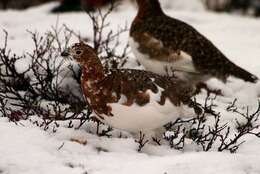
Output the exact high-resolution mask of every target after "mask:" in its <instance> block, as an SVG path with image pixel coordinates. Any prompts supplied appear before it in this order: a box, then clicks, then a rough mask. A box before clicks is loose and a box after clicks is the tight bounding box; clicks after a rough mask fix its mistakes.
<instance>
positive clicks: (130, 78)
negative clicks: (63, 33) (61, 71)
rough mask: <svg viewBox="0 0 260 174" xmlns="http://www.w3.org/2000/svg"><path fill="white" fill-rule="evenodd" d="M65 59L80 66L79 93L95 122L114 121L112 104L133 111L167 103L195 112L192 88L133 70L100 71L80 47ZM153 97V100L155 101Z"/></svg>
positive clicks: (94, 59)
mask: <svg viewBox="0 0 260 174" xmlns="http://www.w3.org/2000/svg"><path fill="white" fill-rule="evenodd" d="M68 55H69V56H71V57H73V58H74V59H75V60H76V61H77V62H79V64H80V65H81V66H82V72H83V75H82V79H81V83H82V88H83V92H84V95H85V97H86V99H87V101H88V102H89V104H90V106H91V108H92V109H93V110H94V111H95V113H96V114H97V116H98V117H99V119H105V118H104V117H117V115H115V114H114V112H113V107H112V106H111V105H112V104H119V105H122V106H126V107H127V108H133V110H134V109H135V108H136V107H137V108H142V107H146V106H147V105H149V103H151V102H156V103H157V105H158V106H162V107H163V106H164V105H165V103H166V101H167V102H170V103H171V105H172V106H176V107H180V106H181V105H186V106H189V107H193V108H194V109H198V107H197V106H196V105H195V104H194V103H193V102H192V100H191V97H192V96H193V93H194V90H193V88H192V87H190V86H188V84H187V83H186V82H184V81H182V80H178V79H176V78H175V77H167V76H160V75H157V74H154V73H151V72H147V71H143V70H133V69H110V70H106V71H104V69H103V67H102V64H101V62H100V60H99V58H98V57H97V55H96V53H95V51H94V50H93V49H92V48H91V47H90V46H88V45H85V44H84V43H78V44H75V45H74V46H72V47H71V48H70V49H69V54H68ZM154 95H156V96H157V97H156V99H154ZM122 114H123V113H122ZM140 114H141V113H140ZM141 117H142V115H140V118H141ZM152 117H153V115H151V118H152ZM136 121H137V122H138V120H136ZM161 126H162V125H161ZM119 127H120V126H119Z"/></svg>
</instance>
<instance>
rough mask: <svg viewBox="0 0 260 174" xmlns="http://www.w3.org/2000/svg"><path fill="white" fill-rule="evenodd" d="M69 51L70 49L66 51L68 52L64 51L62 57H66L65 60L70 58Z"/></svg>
mask: <svg viewBox="0 0 260 174" xmlns="http://www.w3.org/2000/svg"><path fill="white" fill-rule="evenodd" d="M69 55H70V54H69V50H68V49H66V50H64V51H63V52H62V53H61V56H62V57H64V58H67V57H69Z"/></svg>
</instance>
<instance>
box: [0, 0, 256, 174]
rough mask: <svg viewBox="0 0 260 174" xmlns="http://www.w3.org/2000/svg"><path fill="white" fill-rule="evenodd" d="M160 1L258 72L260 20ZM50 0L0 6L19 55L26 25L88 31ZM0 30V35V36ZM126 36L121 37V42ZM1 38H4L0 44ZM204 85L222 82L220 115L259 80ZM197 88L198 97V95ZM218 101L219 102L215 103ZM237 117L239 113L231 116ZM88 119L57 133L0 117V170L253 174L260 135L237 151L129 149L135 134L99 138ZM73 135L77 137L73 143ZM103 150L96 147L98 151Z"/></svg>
mask: <svg viewBox="0 0 260 174" xmlns="http://www.w3.org/2000/svg"><path fill="white" fill-rule="evenodd" d="M174 2H175V3H172V0H168V1H164V7H165V9H166V12H167V14H169V15H171V16H174V17H176V18H179V19H181V20H184V21H186V22H188V23H190V24H192V25H193V26H195V27H196V28H197V29H198V30H199V31H200V32H201V33H203V34H204V35H206V36H207V37H208V38H209V39H210V40H212V41H213V42H214V43H215V44H216V45H217V46H218V47H219V48H220V49H221V50H222V51H223V52H224V53H225V54H226V55H227V56H228V57H229V58H230V59H231V60H232V61H234V62H235V63H236V64H238V65H240V66H241V67H243V68H245V69H247V70H248V71H250V72H252V73H254V74H256V75H257V76H258V77H260V59H259V55H260V35H259V31H260V19H253V18H249V17H242V16H235V15H229V14H215V13H211V12H207V11H205V10H204V9H203V7H202V6H201V4H199V3H197V1H195V0H193V1H190V0H176V1H174ZM54 5H55V4H47V5H44V6H40V7H34V8H31V9H28V10H26V11H12V10H9V11H0V26H1V28H3V29H5V30H7V31H8V32H9V47H10V48H12V50H13V51H14V52H16V53H18V54H21V53H23V52H25V51H26V50H31V49H32V47H33V43H32V42H31V39H30V35H29V34H28V32H26V30H31V31H36V30H37V31H39V32H41V33H44V32H46V31H47V30H50V28H51V26H55V25H56V23H57V20H58V21H59V24H60V25H62V24H66V25H67V26H69V27H70V28H72V29H73V30H75V31H76V32H79V33H81V35H82V36H84V37H91V24H90V21H89V20H88V17H87V15H86V14H85V13H66V14H59V15H57V14H50V13H49V10H50V9H51V8H52V7H53V6H54ZM135 13H136V9H135V8H134V6H131V5H130V4H124V5H122V6H121V7H120V8H119V9H118V10H117V11H116V12H114V13H113V14H112V15H111V16H110V17H109V19H110V21H111V27H114V28H116V27H117V26H118V25H121V26H123V25H124V24H125V22H127V23H128V24H130V23H131V20H132V19H133V17H134V16H135ZM3 36H4V35H3V33H0V41H1V40H3ZM127 37H128V35H127V34H125V35H124V36H123V40H124V41H125V42H126V41H127ZM0 44H3V43H0ZM209 85H210V86H212V87H214V88H219V89H222V92H223V94H224V95H225V97H219V98H218V99H217V102H218V105H219V107H218V108H217V110H219V111H222V112H223V115H224V117H225V118H223V120H224V121H228V122H232V121H233V120H234V119H235V118H236V117H235V116H234V115H233V114H227V113H225V108H224V107H226V104H227V103H228V102H232V101H233V100H234V99H235V98H238V101H239V105H241V106H250V108H252V109H254V108H255V106H256V104H257V100H258V99H259V98H258V96H259V94H260V84H259V83H258V84H256V85H252V84H250V83H244V82H243V81H241V80H237V79H234V78H230V82H229V83H228V84H226V85H224V84H222V83H220V82H218V81H217V80H215V79H212V80H210V81H209ZM203 97H204V96H203V95H201V96H199V97H198V98H199V99H203ZM222 106H223V107H222ZM236 119H238V120H239V118H236ZM89 126H90V125H85V126H83V127H82V128H81V129H79V130H74V129H69V128H65V127H60V128H59V129H58V131H57V132H56V133H53V132H52V131H44V130H42V129H41V128H39V127H37V126H35V125H33V124H32V123H31V122H29V121H21V122H19V123H18V125H15V124H14V123H10V122H8V120H7V119H6V118H1V117H0V174H47V173H48V174H49V173H51V174H61V173H64V174H67V173H69V174H74V173H75V174H87V173H88V174H110V173H111V174H117V173H118V174H132V173H135V174H137V173H138V174H139V173H140V174H146V173H147V174H166V173H167V174H173V173H178V174H193V173H200V174H259V173H260V165H259V162H260V139H257V138H255V137H253V136H247V137H245V138H244V139H245V140H246V143H244V144H243V145H242V146H241V148H240V149H239V151H238V152H237V153H236V154H230V153H229V152H221V153H220V152H215V151H211V152H201V151H197V150H194V149H186V150H184V151H177V150H174V149H170V148H169V147H168V146H154V145H147V146H146V147H145V149H144V150H143V152H142V153H138V152H137V151H136V149H137V146H138V145H137V144H136V143H135V142H134V139H133V138H132V137H131V136H130V135H128V134H127V133H124V134H126V135H128V137H129V138H117V136H116V134H117V132H116V133H114V134H115V136H114V137H112V138H105V137H98V136H96V135H94V134H91V133H88V132H89V129H90V128H89ZM73 140H80V141H81V142H86V143H82V144H80V143H78V142H75V141H73ZM100 149H102V150H100Z"/></svg>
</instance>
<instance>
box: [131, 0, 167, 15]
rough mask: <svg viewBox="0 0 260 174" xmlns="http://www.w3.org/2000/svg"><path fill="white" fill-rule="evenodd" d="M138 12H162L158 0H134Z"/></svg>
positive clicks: (149, 13)
mask: <svg viewBox="0 0 260 174" xmlns="http://www.w3.org/2000/svg"><path fill="white" fill-rule="evenodd" d="M136 2H137V5H138V8H139V12H141V14H143V15H152V14H155V15H158V14H162V13H163V11H162V8H161V5H160V2H159V0H136Z"/></svg>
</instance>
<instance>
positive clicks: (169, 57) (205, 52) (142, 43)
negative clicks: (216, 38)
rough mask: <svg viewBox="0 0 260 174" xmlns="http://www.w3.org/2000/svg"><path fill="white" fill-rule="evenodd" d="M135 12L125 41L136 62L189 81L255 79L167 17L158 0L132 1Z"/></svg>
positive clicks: (251, 80)
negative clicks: (130, 48)
mask: <svg viewBox="0 0 260 174" xmlns="http://www.w3.org/2000/svg"><path fill="white" fill-rule="evenodd" d="M136 2H137V4H138V14H137V16H136V17H135V19H134V21H133V23H132V26H131V29H130V39H129V43H130V45H131V47H132V50H133V52H134V54H135V55H136V57H137V59H138V60H139V62H140V63H141V64H142V65H143V66H144V67H145V68H146V69H147V70H149V71H152V72H154V73H157V74H160V75H172V74H173V73H174V74H175V75H176V76H177V77H179V78H181V79H184V80H187V81H189V82H190V83H191V84H197V83H199V82H205V81H206V80H208V79H209V78H211V77H216V78H218V79H220V80H222V81H223V82H226V80H227V78H228V77H229V76H235V77H237V78H240V79H243V80H244V81H248V82H252V83H256V82H257V80H258V78H257V77H256V76H255V75H253V74H251V73H249V72H247V71H246V70H244V69H242V68H240V67H239V66H237V65H235V64H234V63H233V62H231V61H230V60H229V59H228V58H227V57H226V56H225V55H224V54H223V53H222V52H221V51H220V50H219V49H218V48H216V47H215V46H214V44H213V43H212V42H210V41H209V40H208V39H207V38H206V37H204V36H203V35H201V34H200V33H199V32H198V31H197V30H196V29H194V28H193V27H192V26H190V25H189V24H187V23H185V22H182V21H180V20H178V19H175V18H171V17H169V16H167V15H166V14H165V13H164V12H163V10H162V8H161V6H160V3H159V1H158V0H136Z"/></svg>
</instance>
